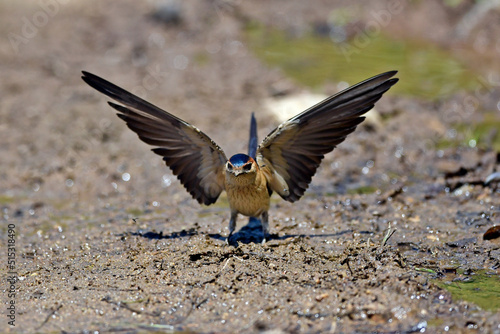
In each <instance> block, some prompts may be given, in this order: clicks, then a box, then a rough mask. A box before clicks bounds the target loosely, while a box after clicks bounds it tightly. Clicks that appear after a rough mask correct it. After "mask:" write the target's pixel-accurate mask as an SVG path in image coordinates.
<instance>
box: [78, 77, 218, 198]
mask: <svg viewBox="0 0 500 334" xmlns="http://www.w3.org/2000/svg"><path fill="white" fill-rule="evenodd" d="M82 73H83V76H82V79H83V80H84V81H85V82H86V83H87V84H89V85H90V86H91V87H93V88H95V89H96V90H98V91H99V92H101V93H103V94H105V95H107V96H109V97H110V98H112V99H114V100H116V101H118V102H119V103H121V104H116V103H113V102H108V103H109V105H110V106H111V107H113V108H114V109H116V110H117V111H118V114H117V115H118V117H120V118H121V119H122V120H124V121H125V122H126V124H127V126H128V127H129V128H130V129H131V130H132V131H134V132H135V133H136V134H137V135H138V136H139V138H140V139H141V140H142V141H143V142H145V143H147V144H149V145H152V146H155V148H153V149H152V151H153V152H155V153H156V154H158V155H161V156H162V157H163V160H164V161H165V163H166V165H167V166H168V167H170V169H171V170H172V172H173V173H174V175H177V178H178V179H179V180H180V181H181V183H182V184H183V185H184V187H185V188H186V190H187V191H188V192H189V193H190V194H191V196H193V198H194V199H196V200H197V201H198V202H199V203H201V204H206V205H209V204H212V203H214V202H215V201H216V200H217V198H218V197H219V195H220V193H221V192H222V191H223V190H224V164H225V163H226V161H227V158H226V155H225V154H224V152H223V151H222V149H221V148H220V147H219V146H218V145H217V144H215V143H214V142H213V141H212V140H211V139H210V138H209V137H208V136H207V135H206V134H204V133H203V132H201V131H200V130H199V129H197V128H196V127H194V126H192V125H191V124H189V123H187V122H185V121H183V120H182V119H180V118H178V117H176V116H174V115H172V114H170V113H168V112H166V111H164V110H162V109H160V108H158V107H156V106H155V105H153V104H151V103H149V102H147V101H145V100H143V99H141V98H139V97H137V96H135V95H134V94H132V93H129V92H127V91H126V90H124V89H122V88H120V87H118V86H116V85H114V84H112V83H110V82H109V81H106V80H104V79H102V78H100V77H98V76H96V75H94V74H91V73H88V72H82Z"/></svg>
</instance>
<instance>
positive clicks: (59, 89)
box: [0, 0, 500, 333]
mask: <svg viewBox="0 0 500 334" xmlns="http://www.w3.org/2000/svg"><path fill="white" fill-rule="evenodd" d="M0 35H1V37H2V38H0V210H1V212H2V214H1V216H0V221H2V222H7V223H8V224H14V225H15V226H16V227H15V231H16V236H15V237H16V238H17V239H16V240H17V241H16V251H17V258H16V260H17V261H18V262H17V263H16V265H17V267H16V269H17V270H18V271H19V282H18V285H17V286H16V287H17V289H18V290H17V292H18V294H17V297H16V298H17V301H16V305H18V309H17V311H18V315H19V318H18V323H19V327H17V326H16V327H12V328H11V329H12V330H21V331H26V332H40V331H41V330H42V331H51V332H60V331H63V330H65V331H66V332H67V331H70V332H75V331H78V330H80V331H86V332H89V331H90V330H92V332H94V331H96V332H97V331H102V330H103V329H106V328H107V330H106V331H107V332H117V331H120V332H124V331H123V328H125V327H123V326H129V325H130V326H132V327H133V328H139V329H138V330H137V331H136V332H139V331H140V332H143V330H142V329H144V328H146V329H147V328H149V329H150V330H154V331H157V330H161V329H159V328H160V327H158V326H157V325H156V324H159V325H165V326H164V327H161V328H169V330H170V331H172V330H173V329H174V327H173V325H178V326H179V327H176V328H178V329H179V330H180V331H182V332H189V331H190V330H195V331H196V330H199V331H202V332H207V331H210V330H211V331H214V332H237V331H240V330H241V329H242V328H243V329H244V330H246V331H247V332H263V331H264V330H265V329H266V328H271V329H273V328H275V327H276V328H283V329H286V332H309V333H310V332H318V333H319V332H332V333H333V332H335V330H336V328H338V331H339V332H346V333H348V332H374V331H383V332H387V331H391V332H405V333H406V332H408V333H409V332H422V331H424V330H425V329H426V328H427V326H429V329H430V331H431V332H432V331H433V330H434V329H436V331H440V330H441V331H443V332H446V331H454V330H455V331H457V328H459V329H458V331H460V329H463V330H468V329H470V330H472V329H476V330H478V331H483V332H494V331H495V330H497V331H498V316H495V313H494V312H495V310H498V307H499V305H498V298H496V297H497V296H498V270H499V269H498V268H500V263H499V260H498V259H499V258H500V256H499V255H498V252H499V249H498V246H497V245H498V244H495V243H494V242H495V240H493V239H494V238H498V227H496V228H495V227H493V225H494V224H498V217H499V214H500V209H499V208H500V196H499V192H500V188H499V187H498V175H499V174H498V172H499V171H500V165H499V164H500V132H499V129H500V39H499V36H500V1H499V0H426V1H422V0H413V1H410V0H356V1H354V0H339V1H312V2H311V1H298V0H279V1H263V0H256V1H242V0H215V1H209V0H204V1H200V0H196V1H194V0H185V1H181V0H177V1H176V0H157V1H132V0H121V1H117V0H112V1H100V0H85V1H83V0H39V1H20V0H2V1H0ZM82 70H85V71H88V72H91V73H94V74H97V75H99V76H101V77H103V78H105V79H107V80H109V81H111V82H113V83H115V84H117V85H119V86H121V87H123V88H124V89H126V90H129V91H131V92H133V93H135V94H137V95H139V96H140V97H142V98H144V99H146V100H148V101H150V102H151V103H153V104H155V105H157V106H159V107H161V108H164V109H165V110H167V111H169V112H170V113H173V114H175V115H176V116H178V117H180V118H182V119H184V120H186V121H188V122H190V123H192V124H194V125H195V126H197V127H198V128H200V129H201V130H202V131H204V132H205V133H206V134H207V135H208V136H210V137H211V138H212V139H213V140H214V141H215V142H217V143H218V144H219V145H220V146H221V147H222V148H223V149H224V151H225V153H226V155H227V156H231V155H233V154H235V153H238V152H246V150H247V140H248V132H249V124H250V115H251V113H252V112H255V115H256V117H257V121H258V126H259V131H258V133H259V137H260V138H261V139H262V138H263V137H264V136H265V135H267V134H268V133H269V132H270V131H272V130H273V129H274V128H275V127H276V126H278V125H279V124H280V123H281V122H282V121H284V120H286V119H287V118H289V117H291V116H293V115H295V114H296V113H298V112H301V111H302V110H304V109H306V108H308V107H310V106H312V105H313V104H315V103H316V102H318V101H320V100H321V99H323V98H326V97H327V96H329V95H331V94H335V93H336V92H338V91H340V90H342V89H344V88H346V87H348V86H349V85H352V84H355V83H357V82H359V81H361V80H364V79H367V78H369V77H371V76H374V75H376V74H379V73H381V72H385V71H389V70H398V71H399V73H398V74H397V77H399V78H400V81H399V83H398V84H397V85H396V86H394V87H393V88H392V89H391V90H390V91H389V92H388V93H387V94H386V95H384V97H383V98H382V99H381V100H380V101H379V102H378V103H377V105H376V110H373V111H370V112H369V113H368V119H367V120H366V121H365V122H364V123H363V124H361V125H360V126H359V127H358V129H357V130H356V132H354V133H353V134H352V135H350V136H349V137H348V138H347V140H346V141H345V142H343V143H342V144H341V145H339V147H338V148H336V149H335V150H334V152H333V153H332V154H328V155H327V156H326V157H325V159H324V160H323V163H322V165H321V167H320V168H319V170H318V172H317V174H316V175H315V177H314V178H313V180H312V183H311V185H310V187H309V189H308V191H307V192H306V194H305V196H304V197H303V198H302V199H301V200H300V201H298V202H296V203H294V204H293V205H292V204H291V203H288V202H284V201H282V200H281V199H280V198H279V197H278V196H276V195H274V196H273V198H272V205H271V210H270V215H269V216H270V226H271V233H273V239H272V240H271V241H270V242H269V243H268V244H266V245H264V246H262V245H261V244H260V240H262V238H260V239H259V233H260V228H259V226H258V225H256V227H255V226H254V227H255V228H254V227H249V226H244V225H245V224H246V222H247V221H248V220H247V219H246V218H245V219H240V220H239V222H238V226H237V231H238V233H239V235H240V236H243V235H247V236H250V237H249V238H247V239H245V240H243V242H242V243H243V244H242V245H241V246H240V247H237V248H233V247H225V246H224V245H225V242H224V240H225V236H227V233H228V230H227V225H228V219H229V211H228V208H227V206H228V205H227V200H226V198H225V195H224V194H223V195H222V196H221V198H220V200H219V201H218V202H217V203H216V204H215V205H213V206H209V207H204V206H200V205H198V203H197V202H196V201H194V200H193V199H192V198H191V197H190V195H189V194H188V193H187V192H186V191H185V190H184V189H183V187H182V185H181V184H180V183H179V182H178V181H177V180H176V178H175V176H173V175H172V174H171V172H170V170H169V169H168V168H167V167H166V166H165V165H164V163H163V161H162V159H161V157H159V156H156V155H155V154H153V153H152V152H151V151H150V148H151V147H149V146H148V145H146V144H144V143H142V142H141V141H140V140H139V139H138V138H137V136H136V135H135V134H134V133H133V132H132V131H130V130H128V129H127V127H126V126H125V124H124V123H123V122H122V121H121V120H120V119H119V118H118V117H116V116H115V115H114V110H113V109H112V108H110V107H109V106H108V105H107V103H106V101H108V100H109V99H108V98H107V97H105V96H103V95H102V94H100V93H98V92H96V91H94V90H93V89H92V88H90V87H89V86H87V85H86V84H85V83H84V82H83V81H82V80H81V78H80V76H81V71H82ZM491 175H493V177H492V176H491ZM495 175H496V177H495ZM486 180H488V182H485V181H486ZM8 224H2V228H1V229H0V231H1V232H0V234H1V235H2V236H3V235H6V234H7V228H6V226H7V225H8ZM248 225H250V224H248ZM242 226H243V228H246V231H247V232H245V233H246V234H245V233H243V232H241V231H242V230H243V228H242ZM391 228H392V230H391V231H392V232H394V231H395V230H396V229H397V233H396V234H395V235H394V236H393V237H392V238H391V240H390V241H389V244H388V245H387V247H384V245H385V244H386V242H387V238H388V236H390V235H389V233H386V231H387V229H391ZM488 229H489V230H488ZM487 230H488V231H491V232H487ZM248 231H249V232H248ZM4 232H5V233H4ZM485 232H486V233H485ZM488 233H489V236H488ZM384 235H385V239H384ZM391 235H392V234H391ZM242 239H243V238H241V239H238V240H242ZM485 239H491V241H488V240H485ZM370 240H371V241H370ZM497 241H498V239H497ZM257 242H258V243H257ZM4 244H7V242H4ZM2 254H3V253H2ZM350 259H351V260H350ZM6 260H7V259H6V256H3V257H2V258H1V259H0V263H2V262H1V261H6ZM229 260H231V261H229ZM348 261H351V265H349V262H348ZM228 263H229V264H228ZM346 264H347V265H346ZM2 267H4V266H3V265H2ZM457 268H458V269H457ZM458 270H460V271H458ZM485 270H486V271H485ZM485 272H486V274H485V275H483V274H484V273H485ZM446 275H448V276H446ZM473 275H475V276H473ZM480 275H482V276H480ZM477 277H483V278H484V280H482V281H481V279H479V280H477V282H479V284H478V285H476V284H474V285H471V282H473V281H474V279H475V278H476V279H477ZM433 278H440V281H441V283H442V285H439V286H438V285H437V284H440V283H439V282H438V283H436V284H434V283H432V279H433ZM443 280H446V281H443ZM212 282H213V283H212ZM443 288H446V289H455V292H452V293H457V294H456V295H453V298H452V297H451V296H450V295H449V294H448V293H447V292H445V291H444V290H443ZM480 290H481V292H482V293H479V292H478V291H480ZM5 295H6V296H5V298H7V293H6V294H5ZM9 298H10V297H9ZM468 298H470V299H468ZM461 299H466V300H469V301H470V303H467V302H462V301H461ZM17 303H18V304H17ZM475 305H479V307H481V308H482V310H481V309H479V308H478V307H477V306H475ZM487 310H492V311H493V312H490V311H487ZM191 313H192V315H191V316H190V318H189V319H188V317H189V315H190V314H191ZM497 313H498V312H497ZM226 321H227V322H226ZM2 324H5V327H1V325H0V332H5V331H7V330H8V329H7V324H6V323H5V322H2ZM16 325H17V324H16ZM171 325H172V326H171ZM337 325H338V326H339V327H337ZM148 326H149V327H148ZM3 328H5V329H4V330H2V329H3ZM126 328H128V327H126ZM207 328H209V329H208V330H207ZM128 332H133V331H128ZM278 332H279V331H278Z"/></svg>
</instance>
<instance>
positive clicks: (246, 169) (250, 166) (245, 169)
mask: <svg viewBox="0 0 500 334" xmlns="http://www.w3.org/2000/svg"><path fill="white" fill-rule="evenodd" d="M250 169H252V164H251V163H248V164H246V165H244V166H243V170H244V171H249V170H250Z"/></svg>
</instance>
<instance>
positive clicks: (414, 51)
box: [245, 23, 479, 100]
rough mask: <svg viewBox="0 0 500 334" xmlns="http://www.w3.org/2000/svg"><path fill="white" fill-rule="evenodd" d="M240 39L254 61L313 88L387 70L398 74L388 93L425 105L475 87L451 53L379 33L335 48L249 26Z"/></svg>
mask: <svg viewBox="0 0 500 334" xmlns="http://www.w3.org/2000/svg"><path fill="white" fill-rule="evenodd" d="M245 34H246V39H247V42H248V45H249V47H250V48H251V49H252V50H253V52H254V53H255V54H256V56H257V57H259V58H260V59H261V60H263V61H264V62H265V63H267V64H269V65H270V66H276V67H278V68H281V69H282V70H283V71H284V72H285V73H286V74H287V75H288V76H290V77H291V78H293V79H294V80H296V81H297V82H299V83H301V84H303V85H306V86H309V87H312V88H316V87H319V86H320V85H323V84H324V83H326V82H328V81H330V80H331V81H334V82H339V81H347V82H348V83H349V84H354V83H356V82H358V81H361V80H364V79H367V77H369V76H370V75H376V74H378V73H381V72H385V71H389V70H398V71H399V73H398V77H399V78H400V82H399V83H398V84H397V85H396V86H395V87H394V88H393V89H391V92H390V93H397V94H403V95H407V96H412V97H417V98H422V99H425V100H437V99H440V98H446V97H448V96H450V95H452V94H454V93H456V92H458V91H461V90H466V91H470V90H472V89H474V88H476V87H478V84H479V83H478V82H477V80H476V76H475V75H474V73H472V72H471V71H470V70H468V69H467V68H466V67H465V65H463V64H462V63H461V62H460V61H459V60H457V59H455V58H454V57H453V56H452V54H451V53H449V52H447V51H446V50H444V49H441V48H439V47H437V46H435V45H434V44H431V43H426V42H422V41H412V40H395V39H391V38H388V37H387V36H385V35H384V34H382V33H381V34H377V35H376V36H373V37H369V36H367V37H366V38H365V41H364V42H363V43H362V45H360V43H356V41H357V40H356V37H355V38H353V39H352V40H351V41H347V42H343V43H335V42H333V41H332V40H331V39H330V38H328V37H324V36H319V35H315V34H313V33H311V32H309V33H303V34H301V35H299V36H295V35H293V34H291V33H287V32H285V31H282V30H278V29H276V28H271V27H265V26H262V25H260V24H258V23H250V24H249V25H248V26H247V28H246V30H245ZM358 45H360V46H358Z"/></svg>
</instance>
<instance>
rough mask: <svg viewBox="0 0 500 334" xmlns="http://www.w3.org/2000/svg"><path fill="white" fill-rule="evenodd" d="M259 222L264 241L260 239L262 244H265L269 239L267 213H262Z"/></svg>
mask: <svg viewBox="0 0 500 334" xmlns="http://www.w3.org/2000/svg"><path fill="white" fill-rule="evenodd" d="M260 222H261V224H262V232H263V233H264V239H262V243H263V244H265V243H266V241H267V239H268V237H269V215H268V213H267V211H265V212H264V213H262V215H261V217H260Z"/></svg>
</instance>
